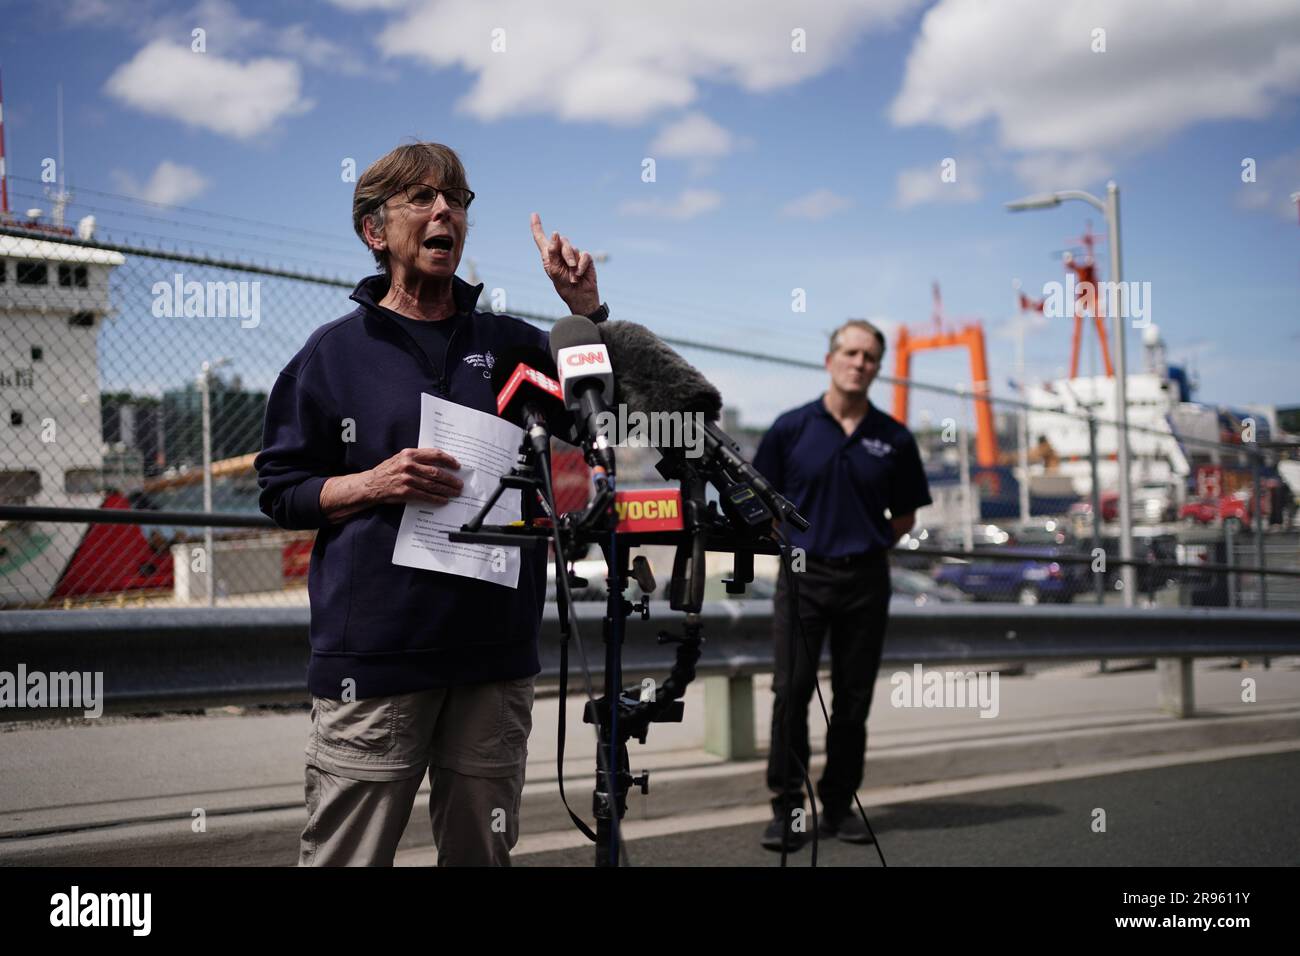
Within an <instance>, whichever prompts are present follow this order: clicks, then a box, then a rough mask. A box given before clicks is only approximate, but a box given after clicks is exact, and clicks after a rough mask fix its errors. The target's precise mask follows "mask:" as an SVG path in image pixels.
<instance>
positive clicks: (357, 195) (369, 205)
mask: <svg viewBox="0 0 1300 956" xmlns="http://www.w3.org/2000/svg"><path fill="white" fill-rule="evenodd" d="M419 182H429V185H431V186H437V187H439V188H443V189H450V188H452V187H459V188H461V189H469V183H468V182H467V181H466V179H465V167H464V165H463V164H462V163H461V161H460V157H459V156H457V155H456V151H455V150H454V149H452V148H451V147H450V146H444V145H442V143H407V144H406V145H404V146H399V147H397V149H395V150H393V151H392V152H390V153H389V154H388V155H387V156H384V157H382V158H381V159H377V160H375V161H374V162H373V163H371V164H370V166H369V168H367V169H366V171H365V172H364V173H362V174H361V178H360V179H358V180H357V188H356V189H354V190H353V191H352V228H353V229H354V230H356V233H357V236H358V237H360V239H361V241H362V242H365V241H366V233H365V227H364V225H363V223H364V222H365V220H366V219H367V218H369V219H370V221H371V225H372V226H373V227H374V228H375V229H376V230H379V229H382V228H383V225H384V207H383V206H382V205H380V203H381V201H382V200H383V199H385V198H387V197H389V196H390V195H391V194H392V193H394V192H396V191H397V190H399V189H401V188H402V187H403V186H406V185H409V184H410V183H419ZM366 248H367V249H370V244H369V243H366ZM370 251H371V253H372V254H373V255H374V257H375V264H376V265H378V266H379V270H380V271H381V272H387V271H388V250H387V249H370Z"/></svg>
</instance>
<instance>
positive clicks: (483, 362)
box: [465, 351, 497, 378]
mask: <svg viewBox="0 0 1300 956" xmlns="http://www.w3.org/2000/svg"><path fill="white" fill-rule="evenodd" d="M465 362H466V363H467V364H469V365H473V366H474V367H475V368H481V369H482V370H483V377H484V378H491V377H492V366H494V365H496V364H497V357H496V356H495V355H493V354H492V353H491V351H487V352H471V353H470V354H469V355H466V356H465Z"/></svg>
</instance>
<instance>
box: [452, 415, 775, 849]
mask: <svg viewBox="0 0 1300 956" xmlns="http://www.w3.org/2000/svg"><path fill="white" fill-rule="evenodd" d="M539 457H540V456H538V455H537V454H536V453H535V451H534V450H533V448H532V446H531V445H530V443H529V441H528V439H527V437H526V436H525V438H524V440H523V442H522V443H521V445H520V449H519V457H518V459H517V461H516V464H515V467H513V468H512V469H511V470H510V472H509V473H508V474H505V475H502V476H501V478H500V480H499V482H498V487H497V489H496V491H495V492H494V493H493V495H492V497H491V498H490V499H489V500H488V501H487V502H486V503H485V504H484V505H483V507H482V508H481V509H480V510H479V512H478V513H477V514H476V515H475V516H474V518H473V519H472V520H471V521H470V522H468V523H467V524H465V525H464V526H463V527H462V529H461V530H460V531H458V532H451V533H450V534H449V535H448V538H449V540H451V541H453V542H463V543H471V544H493V545H505V546H509V547H521V546H524V544H525V543H527V545H528V546H532V547H538V546H544V543H545V542H546V541H547V540H548V539H550V538H554V540H555V543H556V554H555V560H556V572H555V573H556V602H557V609H558V611H559V613H560V626H561V632H562V636H563V637H564V639H565V644H564V645H563V647H562V661H563V662H564V665H563V666H562V667H561V671H562V673H561V676H560V680H561V684H560V687H561V698H560V710H561V721H563V713H564V688H565V687H566V683H567V680H566V679H567V669H568V668H567V660H568V658H567V653H566V649H567V638H568V634H569V632H570V628H571V625H572V620H571V615H572V613H573V608H572V604H571V602H570V601H569V600H568V589H567V588H566V587H564V586H562V582H561V581H560V575H562V574H563V575H566V578H565V581H564V582H563V584H567V583H568V581H569V579H568V577H567V575H568V569H567V567H565V566H564V562H563V560H562V555H563V554H564V553H566V552H567V553H570V554H572V553H575V552H574V551H573V550H571V548H572V547H573V546H575V545H581V544H591V543H596V544H598V545H599V546H600V549H601V552H602V554H603V555H604V558H605V564H606V569H607V577H606V578H605V586H606V597H605V614H604V617H603V619H602V627H601V636H602V639H603V640H604V643H605V675H604V694H603V696H601V697H599V698H596V699H591V700H588V702H587V704H586V707H585V708H584V710H583V722H584V723H589V724H594V725H595V726H596V736H597V751H596V785H595V788H594V789H593V791H592V810H593V813H594V815H595V819H596V829H595V832H594V833H593V832H592V831H591V829H590V828H588V827H587V826H586V824H584V823H583V822H582V821H581V820H580V819H579V818H578V817H577V816H576V815H574V814H573V812H572V811H571V810H570V816H571V817H572V818H573V820H574V823H575V825H576V826H577V827H578V829H579V830H581V831H582V832H583V833H584V834H585V835H586V836H587V837H588V839H591V840H593V842H594V843H595V851H596V853H595V861H594V862H595V865H596V866H598V867H605V866H618V865H619V858H618V849H619V846H620V845H621V844H620V840H619V828H620V825H621V821H622V819H623V817H624V815H625V814H626V812H627V794H628V791H629V790H630V789H631V787H632V786H634V785H635V786H638V787H639V788H640V790H641V792H642V793H643V794H646V793H649V792H650V773H649V771H642V772H641V773H640V774H639V775H637V776H633V775H632V772H631V769H630V761H629V757H628V749H627V742H628V741H629V740H630V739H632V738H634V737H635V738H637V740H638V741H639V742H640V743H642V744H644V743H645V742H646V736H647V734H648V733H649V727H650V724H652V723H680V722H681V720H682V717H683V713H684V710H685V705H684V704H683V702H682V700H681V698H682V696H683V695H684V694H685V693H686V687H687V686H688V685H689V684H690V683H691V681H692V680H694V678H695V667H696V663H697V662H698V661H699V658H700V647H701V645H702V644H703V640H704V638H703V622H702V621H701V620H700V615H699V611H700V606H701V600H702V596H703V583H704V561H703V556H704V553H705V551H706V550H714V551H726V552H731V553H733V554H734V555H735V568H734V570H733V573H732V577H731V579H730V580H728V581H727V591H728V593H733V594H735V593H742V592H743V591H744V586H745V584H747V583H749V582H751V581H752V580H753V559H754V554H755V553H756V552H762V553H770V554H776V553H778V552H779V549H778V548H777V547H776V546H775V543H774V542H773V541H772V540H771V539H770V537H768V536H767V535H756V534H755V533H754V532H753V531H752V529H751V530H748V531H744V530H737V527H738V526H737V525H736V523H735V519H734V518H733V517H732V516H731V515H725V514H718V513H717V511H716V510H714V509H713V508H711V507H710V508H705V507H704V480H703V476H702V475H701V474H700V473H698V472H695V471H693V470H692V469H689V468H688V469H684V472H685V473H680V472H679V473H678V474H677V475H675V476H674V477H676V478H678V480H679V481H680V484H681V491H682V503H683V509H684V512H685V513H684V515H683V518H684V520H683V524H684V529H683V530H682V531H652V532H629V533H616V532H615V527H616V524H617V517H616V513H615V511H614V507H613V506H614V487H613V484H614V483H613V481H612V480H609V481H607V482H606V483H605V484H604V486H603V487H602V488H601V489H600V490H599V492H598V493H597V495H596V496H595V497H594V499H593V501H592V502H591V504H590V505H589V506H588V507H587V508H586V509H584V511H583V512H581V513H578V514H574V513H568V514H565V515H562V516H557V514H556V506H555V502H554V498H553V496H552V495H551V494H550V491H551V489H550V481H549V472H548V474H547V475H546V478H545V479H543V478H542V477H539V474H538V471H537V469H538V468H539V467H546V468H549V458H548V459H547V460H544V461H539ZM663 470H664V469H661V473H662V472H663ZM664 477H666V478H667V477H669V475H666V474H665V475H664ZM506 488H519V489H521V490H523V491H540V492H541V495H540V496H541V498H542V502H543V506H544V508H545V510H546V511H547V512H549V514H550V516H551V517H552V519H553V520H552V526H551V527H550V528H545V527H540V526H537V525H531V524H530V525H524V526H519V525H513V526H511V525H497V526H491V525H489V526H485V525H484V521H485V520H486V518H487V515H488V513H489V512H490V511H491V509H492V506H493V505H494V504H495V503H496V501H497V500H498V499H499V498H500V496H501V494H502V492H504V490H505V489H506ZM642 544H667V545H677V546H678V549H679V555H683V554H684V553H689V555H690V560H689V561H688V562H686V564H688V565H689V571H684V567H683V566H681V565H682V563H681V562H679V561H675V562H674V576H673V579H672V580H671V581H670V585H669V594H670V606H671V607H672V609H673V610H682V611H685V612H686V621H685V626H684V628H683V634H682V635H681V636H678V635H675V634H672V633H670V632H668V631H660V632H659V634H658V643H659V644H661V645H662V644H676V645H677V651H676V656H675V660H674V664H673V667H672V670H671V672H670V674H669V676H668V678H667V679H666V680H665V681H664V683H663V684H661V685H660V686H659V687H658V688H656V691H655V694H654V696H653V697H650V698H645V697H644V696H643V695H642V694H641V693H640V688H631V689H627V690H625V689H624V688H623V687H622V677H623V670H622V658H623V644H624V635H625V631H626V627H625V621H626V619H627V618H628V617H630V616H631V615H632V614H633V613H634V612H637V613H639V614H640V615H641V619H642V620H643V621H645V620H649V618H650V598H649V595H650V594H651V593H653V592H654V590H655V584H654V580H653V577H652V576H651V575H650V572H649V564H648V562H645V560H644V558H641V557H638V558H637V559H636V561H635V562H634V563H633V565H632V568H631V569H629V567H628V559H629V557H630V553H631V550H632V549H633V548H635V547H638V546H639V545H642ZM683 573H685V574H686V575H687V577H688V579H687V580H679V577H680V576H681V575H683ZM629 577H634V578H635V579H636V580H637V581H638V583H640V584H641V589H642V591H643V592H644V594H643V596H642V598H641V600H640V601H638V602H637V603H635V604H633V603H632V602H631V601H629V600H627V599H626V598H625V597H624V596H623V592H624V590H625V589H626V588H627V585H628V579H629ZM647 585H648V586H647ZM562 728H563V723H561V731H560V732H561V734H563V729H562ZM560 746H561V748H562V747H563V738H562V737H561V742H560ZM562 752H563V751H562V750H561V753H562ZM563 788H564V784H563V764H562V761H561V765H560V793H561V798H562V799H563V794H564V789H563ZM566 807H567V803H566Z"/></svg>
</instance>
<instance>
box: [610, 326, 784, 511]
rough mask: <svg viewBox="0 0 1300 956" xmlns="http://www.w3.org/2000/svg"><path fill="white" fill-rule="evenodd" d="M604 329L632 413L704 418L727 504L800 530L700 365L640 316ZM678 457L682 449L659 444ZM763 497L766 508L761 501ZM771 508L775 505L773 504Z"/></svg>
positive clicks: (707, 446) (709, 454)
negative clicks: (734, 433) (727, 424)
mask: <svg viewBox="0 0 1300 956" xmlns="http://www.w3.org/2000/svg"><path fill="white" fill-rule="evenodd" d="M599 335H600V336H601V338H602V339H603V340H604V342H605V344H606V346H608V348H609V354H610V357H611V358H612V359H613V360H614V361H615V362H616V363H617V364H618V368H619V375H618V383H617V387H616V388H615V391H614V397H615V399H616V401H617V402H621V403H622V404H624V405H626V406H627V409H628V413H629V414H631V413H632V412H634V411H640V412H642V413H644V414H646V415H652V414H654V413H655V412H659V413H663V412H678V413H686V414H691V415H696V414H698V415H700V416H701V417H702V418H703V419H704V422H705V424H704V428H703V433H704V434H703V439H704V455H703V457H704V461H705V465H704V468H705V469H706V470H713V471H716V472H719V473H720V474H721V476H722V477H723V479H724V480H725V482H726V483H727V485H728V487H720V488H719V489H718V490H719V492H720V493H721V495H722V500H723V503H724V506H728V507H730V509H731V510H732V511H733V513H734V514H735V515H736V516H737V517H738V518H739V519H740V520H742V521H743V522H744V523H745V524H747V525H749V526H750V527H758V526H761V525H764V524H766V522H767V520H769V519H770V517H771V515H772V514H775V515H777V516H778V517H780V518H781V520H782V521H788V522H790V523H791V524H793V525H794V526H795V527H796V528H798V529H799V530H800V531H806V530H808V527H809V525H808V522H807V520H806V519H805V518H804V517H803V516H802V515H801V514H799V512H798V511H797V510H796V509H795V507H794V505H792V504H791V503H790V502H789V501H788V500H786V499H785V497H783V496H782V495H781V494H780V492H778V491H777V490H776V489H775V488H773V487H772V485H771V483H770V482H769V481H768V480H767V479H766V478H764V477H763V476H762V475H761V474H760V473H759V472H758V470H757V469H755V468H754V466H753V465H751V464H750V463H749V462H747V461H745V459H744V458H742V457H741V455H740V445H739V444H737V442H736V441H735V440H734V439H733V438H731V436H729V435H728V434H727V433H726V432H724V431H723V430H722V429H721V428H719V427H718V426H717V425H716V424H714V422H716V421H717V420H718V418H719V417H720V415H721V413H722V395H721V393H720V392H719V391H718V390H717V389H716V388H714V387H713V385H712V384H711V383H710V382H709V381H708V379H706V378H705V377H704V376H703V375H701V374H700V373H699V371H698V370H697V369H696V368H695V367H694V366H693V365H691V364H690V363H689V362H687V361H686V360H685V359H684V358H682V357H681V356H680V355H678V354H677V353H676V352H675V351H673V349H671V348H670V347H669V346H668V345H667V344H666V343H665V342H664V341H663V340H662V339H660V338H659V336H657V335H655V334H654V333H653V332H651V331H650V330H649V329H647V328H646V327H645V326H642V325H638V324H636V323H635V322H626V321H618V322H605V323H603V324H602V325H601V326H600V329H599ZM660 452H661V453H665V454H666V455H668V456H670V457H671V458H673V459H674V460H677V459H681V458H684V455H683V451H682V449H676V448H673V449H663V448H661V449H660ZM759 502H761V503H762V505H765V506H766V507H764V508H759V507H756V506H757V505H758V504H759ZM768 509H770V511H769V510H768Z"/></svg>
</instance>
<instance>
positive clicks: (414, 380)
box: [255, 143, 608, 866]
mask: <svg viewBox="0 0 1300 956" xmlns="http://www.w3.org/2000/svg"><path fill="white" fill-rule="evenodd" d="M473 201H474V193H473V192H472V191H471V190H470V188H469V184H468V182H467V181H466V176H465V169H464V167H463V166H462V164H461V161H460V159H459V157H458V156H457V155H456V153H455V152H454V151H452V150H451V149H449V148H448V147H446V146H443V145H440V144H438V143H415V144H411V145H407V146H401V147H398V148H397V149H395V150H393V151H392V152H390V153H389V154H388V155H387V156H384V157H383V158H382V159H380V160H378V161H377V162H376V163H374V165H372V166H371V167H370V168H369V169H367V170H366V172H365V173H364V174H363V175H362V177H361V179H360V180H359V181H358V182H357V185H356V190H355V192H354V196H353V203H352V225H353V228H354V229H355V230H356V233H357V235H358V236H359V237H360V238H361V240H362V241H363V242H364V243H365V244H366V247H367V248H368V249H370V251H371V253H372V254H373V255H374V257H375V262H376V264H377V266H378V268H379V273H378V274H377V275H373V276H370V277H369V278H367V279H363V280H362V281H361V282H360V283H358V285H357V287H356V289H355V291H354V292H353V293H352V300H353V301H354V302H355V303H356V304H357V307H356V308H355V309H353V310H352V311H351V312H349V313H348V314H347V315H345V316H343V317H342V318H340V319H337V320H335V321H333V322H329V323H327V324H325V325H322V326H321V327H319V328H318V329H316V330H315V331H314V332H313V333H312V334H311V336H310V337H309V338H308V339H307V342H306V344H305V345H304V346H303V347H302V349H300V350H299V352H298V353H297V354H296V355H295V356H294V357H293V358H292V359H291V360H290V361H289V363H288V364H287V365H286V366H285V367H284V369H283V371H281V373H280V376H279V378H278V380H277V381H276V384H275V386H274V388H273V389H272V391H271V396H270V399H269V401H268V403H267V410H266V420H265V424H264V431H263V440H262V451H261V452H260V453H259V455H258V456H257V459H256V461H255V467H256V468H257V472H258V484H259V486H260V488H261V497H260V502H259V503H260V506H261V509H262V511H263V512H265V513H266V514H267V515H269V516H270V517H271V518H273V519H274V520H275V522H276V523H277V524H278V525H279V526H281V527H283V528H313V529H316V532H317V533H316V543H315V547H314V548H313V550H312V557H311V566H310V570H309V572H308V594H309V598H310V602H311V629H310V637H311V649H312V653H311V661H310V664H309V665H308V669H307V685H308V689H309V690H310V692H311V694H312V712H311V719H312V731H311V736H310V738H309V742H308V745H307V761H306V762H307V768H306V803H307V813H308V820H307V826H306V828H305V829H304V830H303V834H302V841H301V846H300V851H299V864H300V865H306V866H310V865H343V864H363V865H391V864H392V862H393V855H394V853H395V851H396V849H397V844H398V841H399V840H400V839H401V837H402V834H403V832H404V830H405V828H406V824H407V820H408V819H409V817H410V814H411V808H412V806H413V805H414V801H415V795H416V791H417V790H418V789H419V787H420V782H421V780H422V779H423V776H424V774H425V772H426V770H427V772H428V775H429V783H430V788H431V793H430V797H429V816H430V822H431V825H432V830H433V838H434V842H435V843H436V845H437V848H438V863H439V865H452V864H470V865H475V864H477V865H485V864H495V865H508V864H509V862H510V857H509V854H510V850H511V849H512V848H513V847H514V845H515V843H516V841H517V840H518V835H519V800H520V794H521V792H522V790H523V785H524V766H525V761H526V759H527V753H528V749H527V743H528V735H529V733H530V731H531V729H532V703H533V685H534V681H535V679H536V675H537V673H538V671H539V670H540V669H541V668H540V664H539V661H538V653H537V638H538V632H539V628H540V622H541V612H542V603H543V599H544V596H545V584H546V567H545V562H544V560H543V559H542V558H540V557H537V556H535V555H533V554H531V553H530V552H529V549H521V563H520V571H519V579H518V583H517V586H515V587H507V586H505V585H504V584H499V583H495V582H492V581H487V580H480V579H478V578H471V577H462V576H456V575H451V574H444V573H441V572H437V571H430V570H424V569H419V568H412V567H407V566H405V565H399V564H394V563H393V560H392V558H393V548H394V544H395V541H396V536H397V529H398V526H399V525H400V523H401V518H402V513H403V508H404V506H405V505H406V504H407V503H409V502H422V503H426V504H431V505H433V506H437V505H441V504H445V503H446V502H447V501H448V500H450V499H451V498H454V497H456V496H458V495H459V494H460V493H461V491H462V482H461V480H460V478H458V477H457V471H458V470H459V467H460V463H459V462H457V460H456V458H455V457H454V456H453V455H451V454H449V453H448V452H446V451H444V450H442V449H438V448H420V447H418V445H419V424H420V405H421V398H420V396H421V393H426V392H427V393H430V394H432V395H435V396H438V397H440V398H443V399H446V400H448V401H452V402H456V403H458V404H461V405H465V406H468V407H470V408H474V409H478V410H479V411H482V412H485V413H488V414H493V413H495V410H496V402H495V395H494V394H493V392H492V387H491V382H490V370H491V368H492V366H493V364H494V362H495V357H496V355H497V354H500V353H501V352H502V351H503V350H505V349H508V348H511V347H514V346H520V345H533V346H538V347H542V348H544V347H545V346H546V339H547V337H546V333H544V332H542V331H541V330H539V329H537V328H534V327H533V326H531V325H529V324H528V323H526V322H523V321H522V320H520V319H517V318H513V317H511V316H508V315H503V314H499V313H493V312H480V311H478V310H477V309H476V305H477V302H478V298H479V294H480V293H481V291H482V288H483V287H482V285H478V286H470V285H469V284H468V283H466V282H465V281H463V280H462V279H460V278H459V277H457V276H456V274H455V273H456V267H457V266H458V265H459V264H460V258H461V254H462V252H463V251H464V247H465V237H466V235H467V233H468V230H469V221H468V219H467V213H468V211H469V207H470V205H471V204H472V203H473ZM532 234H533V239H534V241H535V242H536V244H537V248H538V251H539V252H540V253H541V257H542V265H543V268H544V269H545V271H546V274H547V276H548V277H550V279H551V281H552V283H553V284H554V285H555V289H556V291H557V292H558V293H559V295H560V298H561V299H562V300H563V301H564V303H565V305H566V306H567V307H568V308H569V310H570V311H571V312H574V313H577V314H581V315H589V316H590V317H591V318H593V319H594V320H597V321H598V320H600V319H603V318H604V317H605V315H606V314H607V312H608V310H607V309H606V308H605V306H603V305H602V304H601V302H600V296H599V293H598V292H597V288H596V270H595V267H594V266H593V264H592V259H591V256H590V255H589V254H588V253H586V252H582V251H580V250H578V249H576V248H574V246H573V244H572V243H570V242H569V240H568V239H566V238H565V237H563V236H561V235H560V234H559V233H553V234H552V235H551V236H550V238H547V236H546V235H545V233H544V232H543V231H542V224H541V220H540V218H539V217H538V216H537V214H536V213H533V216H532Z"/></svg>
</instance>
